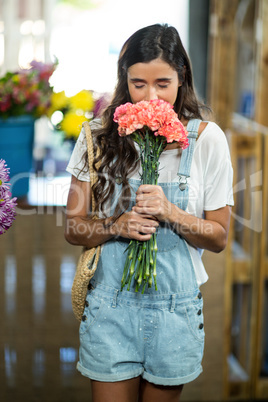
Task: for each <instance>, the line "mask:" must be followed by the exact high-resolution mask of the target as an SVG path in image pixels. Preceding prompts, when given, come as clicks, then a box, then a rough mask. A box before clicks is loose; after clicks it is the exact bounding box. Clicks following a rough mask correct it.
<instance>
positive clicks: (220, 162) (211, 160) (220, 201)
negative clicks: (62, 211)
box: [66, 122, 234, 286]
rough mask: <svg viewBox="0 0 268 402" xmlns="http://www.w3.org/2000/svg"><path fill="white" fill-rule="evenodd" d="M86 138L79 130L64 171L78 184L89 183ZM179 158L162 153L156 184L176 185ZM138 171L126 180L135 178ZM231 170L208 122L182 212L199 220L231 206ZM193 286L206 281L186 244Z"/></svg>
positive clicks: (219, 135) (219, 136)
mask: <svg viewBox="0 0 268 402" xmlns="http://www.w3.org/2000/svg"><path fill="white" fill-rule="evenodd" d="M86 150H87V148H86V138H85V132H84V129H82V131H81V133H80V135H79V137H78V139H77V142H76V145H75V147H74V150H73V153H72V155H71V158H70V161H69V164H68V166H67V168H66V170H67V171H68V172H69V173H71V174H72V175H74V176H75V177H78V179H79V180H81V181H90V177H89V172H88V171H86V169H84V170H83V168H84V161H83V155H84V154H85V152H86ZM180 159H181V152H180V150H179V149H170V150H166V151H163V153H162V154H161V156H160V159H159V162H160V165H159V172H160V174H159V178H158V183H159V184H161V183H166V182H179V177H178V175H177V173H178V170H179V164H180ZM138 170H139V169H137V171H136V172H134V173H133V174H132V175H131V176H130V178H133V179H139V178H140V176H139V171H138ZM232 182H233V169H232V164H231V159H230V153H229V147H228V143H227V140H226V136H225V134H224V132H223V131H222V130H221V129H220V128H219V126H217V124H215V123H213V122H208V124H207V126H206V128H205V129H204V130H203V132H202V134H201V135H200V137H199V138H198V140H197V142H196V145H195V149H194V154H193V160H192V166H191V173H190V178H189V179H188V184H189V201H188V206H187V208H186V211H187V212H188V213H189V214H191V215H194V216H197V217H198V218H202V217H203V215H204V211H214V210H216V209H219V208H222V207H225V206H226V205H234V200H233V190H232ZM187 246H188V249H189V252H190V255H191V258H192V262H193V266H194V269H195V273H196V279H197V283H198V285H199V286H200V285H201V284H203V283H205V282H206V281H207V279H208V275H207V273H206V271H205V268H204V265H203V262H202V260H201V255H202V250H199V249H196V248H194V247H192V246H190V245H189V244H188V243H187Z"/></svg>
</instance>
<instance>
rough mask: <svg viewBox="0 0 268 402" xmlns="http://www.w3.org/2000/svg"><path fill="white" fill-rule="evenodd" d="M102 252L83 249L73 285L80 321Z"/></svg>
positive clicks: (90, 147)
mask: <svg viewBox="0 0 268 402" xmlns="http://www.w3.org/2000/svg"><path fill="white" fill-rule="evenodd" d="M83 127H84V129H85V132H86V140H87V152H88V164H89V173H90V184H91V187H92V186H93V184H94V183H95V182H96V180H97V175H96V172H95V170H94V169H93V160H94V152H93V141H92V135H91V130H90V125H89V123H88V122H87V121H86V122H84V123H83ZM91 207H92V212H94V211H95V200H94V197H93V195H92V200H91ZM100 251H101V246H97V247H92V248H90V249H88V248H86V247H83V250H82V253H81V255H80V257H79V260H78V263H77V267H76V272H75V277H74V280H73V285H72V307H73V312H74V315H75V318H76V319H77V320H78V321H81V319H82V316H83V312H84V308H85V300H86V296H87V290H88V285H89V282H90V280H91V279H92V278H93V276H94V273H95V271H96V269H97V265H98V261H99V257H100Z"/></svg>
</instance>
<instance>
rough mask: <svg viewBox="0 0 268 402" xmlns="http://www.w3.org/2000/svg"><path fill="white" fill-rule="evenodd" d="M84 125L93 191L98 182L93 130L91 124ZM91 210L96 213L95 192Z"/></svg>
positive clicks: (86, 122)
mask: <svg viewBox="0 0 268 402" xmlns="http://www.w3.org/2000/svg"><path fill="white" fill-rule="evenodd" d="M82 125H83V128H84V130H85V133H86V140H87V154H88V168H89V175H90V185H91V189H92V186H93V185H94V184H95V183H96V181H97V173H96V171H95V170H94V168H93V161H94V148H93V138H92V133H91V128H90V125H89V122H88V121H84V122H83V124H82ZM91 210H92V212H95V199H94V196H93V192H92V197H91Z"/></svg>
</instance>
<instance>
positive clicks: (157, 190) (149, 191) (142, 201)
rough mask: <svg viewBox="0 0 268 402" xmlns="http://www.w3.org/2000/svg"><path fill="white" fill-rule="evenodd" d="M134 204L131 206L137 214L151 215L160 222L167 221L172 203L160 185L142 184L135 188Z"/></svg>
mask: <svg viewBox="0 0 268 402" xmlns="http://www.w3.org/2000/svg"><path fill="white" fill-rule="evenodd" d="M136 194H137V196H136V205H135V206H134V207H133V208H132V209H133V211H135V212H137V213H138V214H146V215H151V216H153V217H154V218H156V219H157V220H159V221H160V222H162V221H168V216H169V215H170V213H171V210H172V204H171V202H170V201H168V199H167V197H166V196H165V194H164V192H163V189H162V187H161V186H156V185H151V184H142V185H141V186H140V187H139V188H138V190H137V193H136Z"/></svg>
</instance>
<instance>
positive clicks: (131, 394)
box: [91, 377, 141, 402]
mask: <svg viewBox="0 0 268 402" xmlns="http://www.w3.org/2000/svg"><path fill="white" fill-rule="evenodd" d="M140 380H141V377H136V378H131V379H130V380H124V381H118V382H101V381H95V380H91V390H92V402H137V401H138V393H139V386H140Z"/></svg>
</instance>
